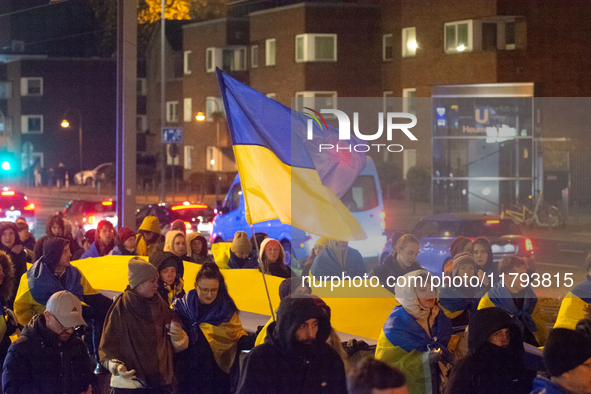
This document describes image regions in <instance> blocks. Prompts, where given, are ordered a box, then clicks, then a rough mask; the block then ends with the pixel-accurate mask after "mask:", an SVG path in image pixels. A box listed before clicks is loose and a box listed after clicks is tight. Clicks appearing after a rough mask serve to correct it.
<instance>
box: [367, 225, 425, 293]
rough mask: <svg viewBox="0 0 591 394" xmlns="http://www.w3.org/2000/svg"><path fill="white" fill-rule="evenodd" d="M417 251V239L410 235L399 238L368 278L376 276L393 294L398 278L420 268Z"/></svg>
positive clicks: (418, 248) (418, 247) (418, 246)
mask: <svg viewBox="0 0 591 394" xmlns="http://www.w3.org/2000/svg"><path fill="white" fill-rule="evenodd" d="M395 235H396V233H394V234H393V235H392V237H393V239H392V242H394V236H395ZM419 250H420V244H419V240H418V239H417V237H415V236H414V235H412V234H403V235H401V236H399V237H398V239H397V241H396V246H395V247H394V248H393V249H392V254H391V255H390V256H388V257H387V258H386V260H384V262H383V263H382V264H381V265H378V266H377V267H375V268H373V269H372V270H371V271H370V273H369V276H376V277H377V278H378V279H379V280H380V283H381V284H382V285H383V286H384V287H385V288H386V289H388V290H389V291H390V292H391V293H395V292H396V290H395V287H396V280H397V279H398V277H399V276H404V275H406V274H408V273H409V272H413V271H416V270H419V269H421V268H422V267H421V264H420V263H419V262H418V261H417V255H418V254H419Z"/></svg>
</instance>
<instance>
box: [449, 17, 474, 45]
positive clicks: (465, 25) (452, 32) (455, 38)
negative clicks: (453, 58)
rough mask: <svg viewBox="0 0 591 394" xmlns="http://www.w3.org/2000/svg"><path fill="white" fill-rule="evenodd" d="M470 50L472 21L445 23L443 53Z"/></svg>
mask: <svg viewBox="0 0 591 394" xmlns="http://www.w3.org/2000/svg"><path fill="white" fill-rule="evenodd" d="M471 51H472V21H471V20H468V21H460V22H450V23H446V24H445V53H458V52H471Z"/></svg>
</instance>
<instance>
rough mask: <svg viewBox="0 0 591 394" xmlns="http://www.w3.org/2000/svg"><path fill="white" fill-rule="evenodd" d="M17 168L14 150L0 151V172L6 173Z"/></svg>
mask: <svg viewBox="0 0 591 394" xmlns="http://www.w3.org/2000/svg"><path fill="white" fill-rule="evenodd" d="M17 168H18V166H17V163H16V156H15V155H14V152H8V151H0V173H2V174H4V175H8V174H11V173H13V172H14V171H15V170H16V169H17Z"/></svg>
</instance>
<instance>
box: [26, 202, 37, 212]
mask: <svg viewBox="0 0 591 394" xmlns="http://www.w3.org/2000/svg"><path fill="white" fill-rule="evenodd" d="M24 210H25V211H33V210H35V204H33V203H30V204H29V205H27V206H26V207H25V208H24Z"/></svg>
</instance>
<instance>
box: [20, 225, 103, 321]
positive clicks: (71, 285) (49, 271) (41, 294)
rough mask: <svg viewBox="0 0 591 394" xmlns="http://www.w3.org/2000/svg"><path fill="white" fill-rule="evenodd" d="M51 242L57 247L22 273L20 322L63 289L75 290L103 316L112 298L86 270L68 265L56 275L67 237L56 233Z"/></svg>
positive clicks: (77, 295)
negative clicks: (82, 270) (86, 275)
mask: <svg viewBox="0 0 591 394" xmlns="http://www.w3.org/2000/svg"><path fill="white" fill-rule="evenodd" d="M48 242H49V241H48ZM51 243H52V249H54V250H50V253H48V254H47V255H46V256H43V257H41V258H40V259H39V260H37V261H36V262H35V264H33V265H32V266H31V268H29V270H28V271H27V273H26V275H23V276H22V277H21V281H20V284H19V287H18V292H17V294H16V300H15V301H14V313H15V314H16V316H17V317H18V322H19V323H20V324H21V325H23V326H24V325H26V324H27V323H29V321H30V320H31V319H32V318H33V316H35V315H38V314H41V313H43V312H44V311H45V304H46V303H47V300H48V299H49V297H51V295H52V294H53V293H56V292H58V291H62V290H68V291H69V292H70V293H72V294H74V295H75V296H76V297H78V298H79V299H80V301H82V302H84V303H85V304H87V305H88V306H90V307H91V308H92V309H93V312H95V314H96V315H95V316H97V318H99V319H101V318H103V317H104V316H105V315H106V313H107V311H108V309H109V307H110V306H111V299H110V298H108V297H105V296H104V295H102V294H101V293H99V292H98V291H97V290H95V289H94V288H93V287H92V286H91V285H90V283H88V280H86V278H85V277H84V275H83V274H82V272H81V271H80V270H79V269H78V268H76V267H74V266H72V265H70V266H68V267H66V269H65V271H64V272H63V274H62V275H61V276H60V277H59V278H58V277H56V276H55V275H54V271H55V267H56V266H57V263H58V262H59V258H60V257H61V255H62V251H63V248H64V245H65V243H66V241H65V240H63V239H61V238H57V237H55V238H54V239H51ZM55 260H57V262H56V261H55Z"/></svg>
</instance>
